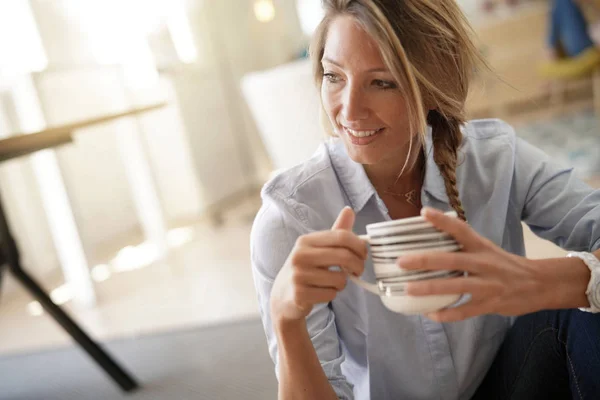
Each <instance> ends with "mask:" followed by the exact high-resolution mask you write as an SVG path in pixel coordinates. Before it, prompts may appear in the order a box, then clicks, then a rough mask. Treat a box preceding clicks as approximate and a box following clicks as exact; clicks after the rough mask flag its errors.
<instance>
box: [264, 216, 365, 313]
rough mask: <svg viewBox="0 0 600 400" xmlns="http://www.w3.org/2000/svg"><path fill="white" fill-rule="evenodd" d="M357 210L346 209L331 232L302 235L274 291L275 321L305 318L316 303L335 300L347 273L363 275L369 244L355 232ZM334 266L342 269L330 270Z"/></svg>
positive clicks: (272, 291) (272, 300)
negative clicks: (353, 228) (353, 229)
mask: <svg viewBox="0 0 600 400" xmlns="http://www.w3.org/2000/svg"><path fill="white" fill-rule="evenodd" d="M353 225H354V212H353V211H352V209H351V208H349V207H346V208H344V209H343V210H342V211H341V212H340V214H339V216H338V218H337V220H336V221H335V223H334V224H333V227H332V229H331V230H330V231H321V232H314V233H310V234H307V235H303V236H300V237H299V238H298V240H297V241H296V245H295V246H294V248H293V250H292V252H291V253H290V255H289V257H288V259H287V260H286V262H285V264H284V266H283V268H282V269H281V271H279V274H277V277H276V278H275V282H274V284H273V288H272V290H271V300H270V306H271V313H272V317H273V320H274V321H276V322H282V321H298V320H302V319H304V318H305V317H306V316H307V315H308V314H309V313H310V311H311V310H312V308H313V306H314V305H315V304H319V303H328V302H330V301H332V300H333V299H334V298H335V296H336V295H337V293H338V292H339V291H341V290H343V289H344V288H345V287H346V282H347V274H348V273H351V274H353V275H356V276H360V275H362V272H363V269H364V262H365V259H366V258H367V245H366V243H365V242H363V241H362V240H360V239H359V238H358V236H356V235H355V234H354V233H353V232H352V226H353ZM332 265H336V266H340V267H341V269H342V270H341V271H331V270H330V269H329V268H330V266H332Z"/></svg>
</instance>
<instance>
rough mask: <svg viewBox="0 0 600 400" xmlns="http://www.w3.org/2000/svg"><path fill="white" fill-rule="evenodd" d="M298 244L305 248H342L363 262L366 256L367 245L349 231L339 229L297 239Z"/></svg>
mask: <svg viewBox="0 0 600 400" xmlns="http://www.w3.org/2000/svg"><path fill="white" fill-rule="evenodd" d="M299 244H300V245H303V246H307V247H327V248H332V247H342V248H346V249H348V250H350V251H352V252H354V253H355V254H356V255H357V256H358V257H360V258H362V259H363V260H366V259H367V256H368V248H367V244H366V243H365V242H364V241H362V240H360V238H359V237H358V236H357V235H355V234H354V233H352V232H351V231H346V230H341V229H338V230H335V231H320V232H314V233H310V234H308V235H304V236H302V237H301V238H300V239H299Z"/></svg>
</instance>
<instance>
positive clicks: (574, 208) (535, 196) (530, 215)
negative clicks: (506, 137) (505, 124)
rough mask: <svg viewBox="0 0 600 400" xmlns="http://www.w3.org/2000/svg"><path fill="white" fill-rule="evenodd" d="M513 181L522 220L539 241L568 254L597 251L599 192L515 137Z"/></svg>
mask: <svg viewBox="0 0 600 400" xmlns="http://www.w3.org/2000/svg"><path fill="white" fill-rule="evenodd" d="M515 151H516V155H515V182H516V186H517V191H518V193H520V196H521V197H522V199H521V201H523V204H524V206H523V211H522V216H521V219H522V220H523V221H524V222H525V223H526V224H527V225H529V227H530V228H531V230H532V231H533V232H534V233H535V234H536V235H538V236H540V237H541V238H544V239H547V240H550V241H552V242H553V243H555V244H556V245H558V246H560V247H562V248H563V249H565V250H570V251H595V250H597V249H598V248H600V190H597V189H593V188H591V187H590V186H589V185H587V184H586V183H584V182H583V181H581V180H580V179H578V178H577V177H576V176H575V174H574V172H573V169H572V168H565V167H561V166H559V165H557V164H555V163H554V162H552V160H551V159H550V158H549V157H548V156H547V155H546V154H545V153H544V152H542V151H541V150H539V149H538V148H536V147H534V146H532V145H531V144H529V143H527V142H525V141H524V140H522V139H519V138H517V141H516V149H515Z"/></svg>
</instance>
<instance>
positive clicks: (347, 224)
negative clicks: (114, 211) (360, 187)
mask: <svg viewBox="0 0 600 400" xmlns="http://www.w3.org/2000/svg"><path fill="white" fill-rule="evenodd" d="M354 217H355V216H354V211H353V210H352V208H350V207H348V206H346V207H344V208H343V209H342V211H340V214H339V215H338V217H337V219H336V220H335V222H334V223H333V226H332V227H331V230H336V229H344V230H346V231H351V230H352V226H354Z"/></svg>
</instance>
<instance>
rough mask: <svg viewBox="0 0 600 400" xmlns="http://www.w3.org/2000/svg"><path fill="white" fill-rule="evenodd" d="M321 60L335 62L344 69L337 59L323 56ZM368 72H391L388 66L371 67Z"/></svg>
mask: <svg viewBox="0 0 600 400" xmlns="http://www.w3.org/2000/svg"><path fill="white" fill-rule="evenodd" d="M321 61H325V62H327V63H329V64H333V65H335V66H336V67H338V68H341V69H344V67H343V66H342V65H341V64H340V63H339V62H337V61H334V60H332V59H331V58H327V57H323V59H322V60H321ZM367 72H389V71H388V69H387V68H384V67H379V68H371V69H369V70H367Z"/></svg>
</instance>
